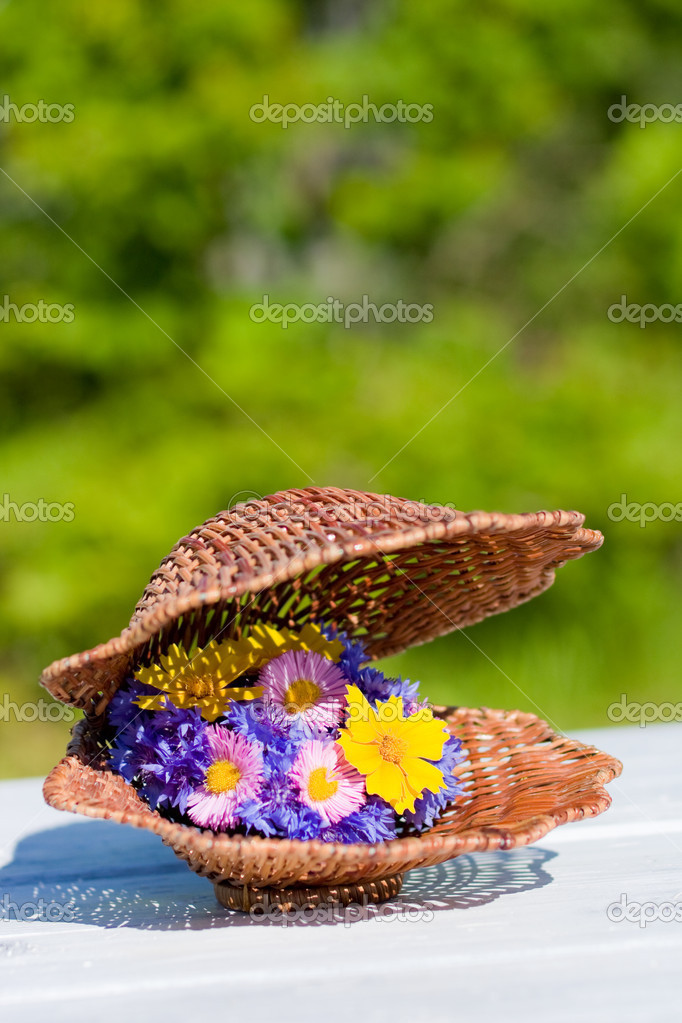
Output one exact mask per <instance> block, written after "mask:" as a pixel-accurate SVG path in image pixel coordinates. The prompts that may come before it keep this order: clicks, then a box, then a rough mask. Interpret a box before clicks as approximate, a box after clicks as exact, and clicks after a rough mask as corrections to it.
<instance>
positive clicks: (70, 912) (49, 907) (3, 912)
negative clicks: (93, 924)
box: [0, 892, 76, 923]
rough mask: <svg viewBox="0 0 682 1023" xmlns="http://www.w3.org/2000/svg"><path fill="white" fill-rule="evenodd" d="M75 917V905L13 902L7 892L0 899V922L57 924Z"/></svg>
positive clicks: (39, 900) (43, 900)
mask: <svg viewBox="0 0 682 1023" xmlns="http://www.w3.org/2000/svg"><path fill="white" fill-rule="evenodd" d="M75 916H76V903H75V902H74V901H73V900H71V901H70V902H46V901H45V899H38V901H37V902H15V901H14V900H13V899H11V898H10V896H9V894H8V893H7V892H5V893H3V896H2V898H0V921H2V920H19V921H27V920H43V921H46V922H47V923H58V922H59V921H61V920H66V921H67V922H70V921H71V920H73V919H74V918H75Z"/></svg>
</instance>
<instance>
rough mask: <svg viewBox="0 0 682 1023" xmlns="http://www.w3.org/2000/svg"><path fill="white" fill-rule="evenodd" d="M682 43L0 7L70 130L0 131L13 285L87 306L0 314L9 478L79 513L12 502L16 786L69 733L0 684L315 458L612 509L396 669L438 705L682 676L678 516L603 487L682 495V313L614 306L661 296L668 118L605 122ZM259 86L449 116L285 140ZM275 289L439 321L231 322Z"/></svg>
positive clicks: (668, 89)
mask: <svg viewBox="0 0 682 1023" xmlns="http://www.w3.org/2000/svg"><path fill="white" fill-rule="evenodd" d="M679 29H680V16H679V9H678V5H677V3H675V2H674V0H644V2H642V0H638V2H634V0H631V2H625V3H622V2H621V3H615V2H612V0H606V2H604V3H602V4H600V5H597V6H595V5H594V4H593V3H587V2H586V0H571V3H568V2H566V0H555V2H554V3H552V4H551V5H548V7H547V8H546V9H542V8H541V7H539V6H538V5H537V4H535V3H531V2H530V0H489V2H486V3H482V4H476V5H472V4H470V3H465V2H463V0H430V2H429V3H428V4H424V5H419V4H414V3H409V2H407V0H395V2H392V3H387V2H376V3H360V2H357V3H352V4H343V3H331V2H328V3H312V2H307V3H304V2H293V0H289V2H284V0H251V3H249V4H246V5H241V6H237V5H232V4H226V3H224V2H223V0H205V2H204V3H202V4H195V3H190V2H186V0H169V2H168V3H166V4H163V5H160V4H157V3H152V2H151V0H148V2H139V0H137V2H133V0H117V2H116V3H115V4H96V3H92V2H90V0H63V2H62V3H60V4H59V5H50V6H47V7H46V5H44V4H41V3H38V2H37V0H22V2H21V3H17V2H9V3H5V4H3V6H2V8H1V9H0V67H1V68H2V89H1V90H0V91H2V93H3V94H4V95H7V96H9V98H10V99H11V100H12V101H13V102H16V103H17V104H19V105H20V106H21V105H22V104H24V103H32V102H37V101H38V100H39V99H41V98H42V99H44V100H45V101H46V102H56V103H72V104H73V105H74V119H73V121H72V122H71V123H63V122H61V123H55V124H45V123H40V122H35V123H17V122H16V119H15V120H12V119H9V120H7V119H5V120H4V121H3V123H0V167H2V168H3V173H2V174H0V216H1V224H0V252H1V259H2V281H3V286H2V293H3V295H5V294H6V295H8V296H9V298H10V299H11V301H13V302H16V303H18V304H19V305H22V304H23V303H26V302H38V301H39V300H40V299H43V300H44V301H45V302H60V303H72V304H73V306H74V311H75V317H74V321H73V323H70V324H67V323H59V324H49V323H47V324H46V323H17V322H16V321H15V320H14V319H12V318H11V317H10V318H9V319H8V318H7V317H6V318H5V320H4V321H3V322H2V323H0V342H1V343H0V421H1V422H2V447H1V452H0V457H1V480H2V487H1V488H0V489H1V490H2V493H7V494H8V495H9V496H10V498H11V499H12V500H13V501H16V502H17V503H18V504H19V505H21V504H23V503H24V502H35V501H38V500H39V499H40V498H44V499H45V500H49V501H59V502H72V503H73V505H74V519H73V521H72V522H65V521H63V522H55V523H47V524H46V523H40V522H36V523H27V522H22V523H18V522H16V521H13V520H12V519H11V518H10V519H9V520H6V521H3V522H2V523H0V572H1V576H0V646H1V653H0V683H1V687H0V688H1V691H2V693H3V696H4V699H5V704H4V708H3V711H2V713H3V717H4V721H3V724H2V748H1V752H0V772H2V773H3V774H4V775H5V776H20V775H24V774H40V773H41V772H44V771H46V770H47V769H48V768H49V767H50V766H51V765H52V763H54V761H55V759H56V758H57V757H58V756H60V755H61V753H62V751H63V748H64V745H65V740H66V735H67V731H68V725H67V724H66V723H64V722H61V723H56V724H55V723H47V722H35V723H26V722H22V723H21V724H19V723H18V722H17V721H16V720H15V719H14V718H13V716H12V713H11V712H10V711H8V710H7V700H8V699H12V700H14V701H17V702H19V703H21V702H23V701H30V700H36V699H38V698H39V697H40V695H41V691H40V690H39V689H38V686H37V677H38V675H39V672H40V670H41V668H42V667H44V665H45V664H47V663H48V662H50V661H51V660H53V659H54V658H56V657H61V656H64V655H66V654H68V653H73V652H75V651H77V650H80V649H84V648H85V647H88V646H91V645H93V644H94V643H96V642H99V641H101V640H104V639H107V638H109V637H110V636H111V635H114V634H115V633H117V632H118V631H120V629H121V628H122V627H123V626H124V625H125V624H126V623H127V621H128V618H129V616H130V613H131V611H132V608H133V606H134V604H135V602H136V600H137V599H138V597H139V595H140V593H141V591H142V589H143V587H144V585H145V583H146V581H147V579H148V577H149V576H150V574H151V572H152V571H153V569H154V568H155V567H156V565H157V564H158V562H159V561H160V559H161V558H162V557H163V555H165V554H166V553H167V551H168V550H169V549H170V547H171V546H172V545H173V543H174V542H175V541H176V540H177V538H178V537H179V536H182V535H184V534H185V533H186V532H187V531H188V530H189V529H190V528H191V527H193V526H194V525H196V524H197V523H199V522H201V521H203V520H204V519H205V518H207V517H209V516H210V515H212V514H213V513H215V512H216V511H217V510H218V509H220V508H224V507H226V506H227V505H229V504H230V503H231V502H232V500H233V499H234V497H235V495H237V494H240V493H247V494H249V493H258V494H267V493H272V492H273V491H275V490H277V489H281V488H286V487H291V486H305V485H306V484H308V483H309V482H310V480H311V479H312V480H314V481H315V482H316V483H318V484H334V485H339V486H348V487H356V488H358V489H371V490H375V491H378V492H381V493H396V494H400V495H403V496H408V497H412V498H421V499H425V500H428V501H443V502H446V501H448V502H450V501H451V502H454V503H455V504H456V505H457V507H459V508H462V509H465V510H470V509H473V508H486V509H491V510H492V509H498V510H502V511H524V510H536V509H538V508H553V507H568V508H572V507H575V508H578V509H580V510H581V511H584V512H585V513H586V515H587V521H588V525H590V526H592V527H596V528H600V529H603V531H604V532H605V534H606V544H605V546H604V548H603V549H602V551H600V552H599V553H598V554H596V555H592V556H590V557H589V558H586V559H584V560H582V561H580V562H578V563H575V564H570V565H568V566H566V567H565V568H564V569H562V570H561V572H560V573H559V577H558V580H557V583H556V585H555V587H554V588H553V589H552V590H551V591H550V592H549V593H548V594H546V595H545V596H543V597H542V598H541V599H540V600H538V601H535V602H533V603H532V604H530V605H527V606H524V607H522V608H519V609H517V610H516V611H514V612H512V613H510V614H509V615H506V616H502V617H500V618H493V619H491V620H489V621H488V622H486V623H484V624H482V625H480V626H476V628H475V629H473V630H469V637H470V639H469V638H467V636H463V635H455V636H452V637H449V638H447V639H441V640H438V641H436V642H435V643H433V644H431V645H429V646H427V647H423V648H419V649H417V650H414V651H412V652H409V653H407V654H405V655H403V656H402V657H400V658H395V659H393V660H392V661H391V662H390V664H391V666H392V667H394V668H395V669H396V670H400V671H402V672H404V673H408V674H410V675H411V676H412V677H419V678H421V680H422V684H423V691H424V692H425V693H426V694H427V695H429V696H430V697H431V698H432V699H434V700H440V701H444V702H450V703H472V704H481V703H483V704H487V705H489V706H505V707H515V706H518V707H521V708H523V709H529V710H535V711H536V712H537V708H538V707H539V708H540V709H541V712H542V713H543V715H545V716H547V717H549V718H550V719H552V720H553V721H554V722H555V723H557V724H558V725H559V726H560V727H561V728H564V729H570V728H575V727H577V726H586V725H604V724H608V718H607V713H606V712H607V708H608V706H609V704H610V703H611V702H612V701H614V700H617V699H619V697H620V694H621V693H623V692H625V693H627V694H628V696H629V698H630V699H632V700H639V701H642V702H643V701H646V700H650V699H652V700H672V699H676V698H677V697H678V696H679V653H678V649H679V648H678V633H679V617H678V608H679V597H680V580H681V576H682V543H681V541H680V529H679V524H676V523H674V522H672V523H665V522H662V521H660V520H659V521H655V522H652V523H651V524H649V525H647V526H646V528H640V526H639V524H638V523H633V522H628V521H622V522H612V521H610V519H609V516H608V508H609V507H610V505H611V504H613V503H614V502H617V501H619V500H620V497H621V495H622V494H626V495H627V497H628V499H629V500H630V501H637V502H640V503H644V502H649V501H651V502H673V503H675V502H676V501H678V500H680V499H682V493H681V492H680V489H679V486H680V485H679V480H680V475H681V474H680V468H681V465H680V463H681V460H682V459H681V450H682V449H681V446H680V400H679V383H680V368H681V367H680V363H681V361H682V354H681V345H680V325H679V324H675V323H673V324H669V325H665V324H662V323H660V322H657V323H654V324H651V325H649V326H648V327H646V329H642V328H640V326H639V325H638V324H636V323H627V322H625V323H620V324H616V323H613V322H611V321H610V319H609V318H608V316H607V310H608V308H609V307H610V306H611V305H612V304H613V303H614V302H617V301H619V300H620V297H621V295H623V294H626V295H627V297H628V301H631V302H639V303H647V302H651V303H657V304H659V303H672V304H676V303H678V302H682V284H681V283H680V282H681V279H682V273H681V271H682V233H681V231H680V218H679V208H680V198H681V196H682V175H681V176H680V177H678V178H675V179H674V180H672V181H671V180H670V179H671V178H673V176H674V175H675V174H676V173H677V172H679V169H680V167H681V166H682V163H681V160H680V156H681V154H682V147H681V145H680V138H681V133H682V126H680V125H679V124H677V123H662V122H660V121H658V122H655V123H651V124H649V125H647V126H646V127H645V128H641V127H640V125H639V124H638V123H631V122H629V121H623V122H621V123H614V122H613V121H612V120H610V119H609V117H608V116H607V111H608V110H609V107H610V106H611V105H612V104H614V103H616V102H618V101H620V99H621V97H622V96H623V95H626V96H627V98H628V101H629V102H639V103H645V102H652V103H670V102H672V103H676V102H677V101H678V100H679V99H680V97H681V96H682V87H681V86H682V65H680V62H679V53H678V46H677V42H676V36H677V34H678V33H679ZM266 94H267V95H268V96H270V98H271V100H272V101H273V102H293V103H311V102H312V103H320V102H324V101H325V100H326V99H327V97H330V96H331V97H333V98H336V99H339V100H341V101H342V102H344V103H350V102H356V101H358V100H359V99H361V97H362V96H363V94H367V95H368V97H369V98H370V100H372V101H373V102H375V103H377V104H383V103H396V102H397V101H398V100H399V99H403V100H404V101H405V102H410V103H423V104H426V103H430V104H432V105H433V111H434V116H433V120H432V121H431V122H430V123H424V122H421V123H416V124H411V125H410V124H401V123H392V124H376V123H371V122H370V123H366V124H357V125H354V126H352V127H351V128H345V127H343V125H340V124H295V125H292V126H290V127H289V128H287V129H286V130H284V129H282V127H281V126H280V125H278V124H275V123H270V122H265V123H261V124H258V123H255V122H254V121H253V120H252V119H251V118H250V116H249V111H250V108H251V107H252V106H253V104H255V103H259V102H262V100H263V96H264V95H266ZM6 175H9V177H7V176H6ZM10 179H12V180H10ZM13 182H14V183H13ZM657 193H660V194H657ZM632 218H634V219H632ZM266 293H267V294H269V295H270V296H271V298H272V300H273V301H280V302H321V301H324V300H325V299H326V298H327V296H334V297H336V298H339V299H341V300H342V301H355V300H357V299H359V298H360V297H361V296H362V295H363V294H367V295H368V296H369V297H370V299H371V300H373V301H375V302H377V303H381V302H396V301H397V300H398V299H403V300H404V301H406V302H417V303H426V302H429V303H432V304H433V308H434V319H433V322H432V323H430V324H425V323H422V324H416V325H409V324H392V325H388V324H380V325H377V324H358V325H356V326H354V327H353V328H351V329H345V328H344V327H343V326H342V325H337V324H331V325H330V324H314V325H308V324H300V323H299V324H294V325H292V326H291V327H290V328H289V329H288V330H286V331H284V330H282V328H281V327H279V326H278V325H276V324H256V323H254V322H253V321H252V320H251V319H250V316H249V310H250V308H251V306H252V305H253V303H255V302H259V301H261V300H262V297H263V295H264V294H266ZM549 300H551V301H549ZM548 302H549V304H547V303H548ZM512 338H513V340H511V342H510V339H512ZM507 342H510V343H509V344H507ZM503 346H504V347H503ZM486 364H487V365H486ZM484 366H485V367H486V368H485V369H483V368H482V367H484ZM198 367H200V369H199V368H198ZM202 371H203V372H202ZM455 395H456V397H454V398H453V396H455ZM242 410H243V411H242ZM439 410H441V411H440V412H439ZM434 416H435V418H433V419H432V417H434ZM429 420H431V421H430V422H428V425H425V424H427V421H429ZM254 422H255V423H256V424H258V425H257V426H256V425H254ZM266 434H267V435H268V436H266ZM269 437H270V438H273V440H274V441H275V442H276V443H274V442H273V441H271V440H270V439H269ZM399 449H402V450H400V454H399V455H397V457H395V458H393V456H394V455H395V454H396V452H398V450H399ZM391 459H392V460H391ZM382 467H383V468H382ZM377 474H378V475H377ZM370 481H371V482H370ZM470 640H473V643H472V642H470ZM474 644H475V645H474ZM482 651H483V652H482ZM4 694H7V695H4ZM43 695H44V694H43Z"/></svg>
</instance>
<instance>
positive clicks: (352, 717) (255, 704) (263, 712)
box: [0, 683, 433, 729]
mask: <svg viewBox="0 0 682 1023" xmlns="http://www.w3.org/2000/svg"><path fill="white" fill-rule="evenodd" d="M293 685H294V686H295V685H296V683H294V684H293ZM305 685H306V686H307V683H306V684H305ZM292 688H293V687H292ZM262 691H263V690H262V688H261V687H256V688H255V692H253V694H252V695H254V696H258V695H259V694H262ZM289 691H290V690H289ZM306 692H307V690H306V688H305V687H302V689H301V698H300V699H295V700H292V701H291V702H288V703H276V702H275V701H274V700H272V699H269V698H263V699H262V700H261V699H257V700H245V701H244V702H242V703H241V707H240V713H241V714H242V715H243V716H244V718H249V719H250V720H251V721H252V722H253V723H254V724H256V725H259V724H263V723H266V724H270V723H272V721H273V718H274V719H275V720H277V719H280V720H281V721H286V720H287V716H288V715H294V714H306V715H307V722H308V723H309V724H311V725H315V724H317V725H319V727H320V728H322V729H324V727H325V724H326V720H327V718H326V716H325V711H324V709H323V708H321V707H320V706H319V704H316V703H315V702H314V701H312V700H311V701H308V700H306ZM370 712H371V713H372V715H373V716H375V717H376V718H377V719H378V720H379V721H381V722H382V723H384V724H386V723H389V722H392V721H402V720H403V707H402V704H401V703H400V701H398V703H388V702H386V703H382V704H381V706H380V707H377V708H376V709H375V708H374V707H371V708H370ZM0 720H2V719H1V718H0ZM367 720H368V712H367V707H366V706H365V705H364V704H361V703H356V702H354V701H353V702H349V706H348V709H347V718H346V722H347V724H353V723H356V722H358V721H367ZM410 721H433V711H432V710H431V708H430V707H417V709H416V710H415V711H414V712H413V713H412V714H410Z"/></svg>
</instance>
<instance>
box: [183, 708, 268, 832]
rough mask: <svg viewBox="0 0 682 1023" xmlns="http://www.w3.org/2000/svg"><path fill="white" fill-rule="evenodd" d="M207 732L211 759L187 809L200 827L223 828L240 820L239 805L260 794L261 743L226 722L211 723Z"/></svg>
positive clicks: (261, 771) (221, 829)
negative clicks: (221, 723) (230, 727)
mask: <svg viewBox="0 0 682 1023" xmlns="http://www.w3.org/2000/svg"><path fill="white" fill-rule="evenodd" d="M206 736H207V739H208V745H209V750H210V763H209V765H208V767H207V769H206V776H205V778H204V781H203V784H202V786H201V788H199V789H197V791H196V792H193V793H192V795H191V796H190V797H189V799H188V801H187V813H188V814H189V816H190V818H191V819H192V820H193V821H194V823H195V824H198V825H200V827H204V828H211V829H212V830H213V831H224V830H225V828H233V827H235V825H237V824H238V823H239V809H240V806H242V805H243V803H244V802H245V801H246V800H248V799H254V798H255V796H256V795H257V794H258V791H259V789H260V787H261V782H262V778H263V755H262V752H261V749H260V745H258V744H256V743H254V742H250V741H249V740H248V739H246V738H245V737H244V736H243V735H239V734H238V733H237V732H231V731H229V729H227V728H225V727H224V726H223V725H209V726H208V728H207V729H206Z"/></svg>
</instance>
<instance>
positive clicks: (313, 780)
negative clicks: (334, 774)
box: [308, 767, 339, 803]
mask: <svg viewBox="0 0 682 1023" xmlns="http://www.w3.org/2000/svg"><path fill="white" fill-rule="evenodd" d="M338 787H339V783H338V781H330V780H329V778H328V777H327V768H326V767H316V768H315V770H314V771H311V772H310V777H309V778H308V795H309V796H310V798H311V799H312V800H313V802H314V803H324V802H325V801H326V800H327V799H331V797H332V796H333V795H334V793H335V792H336V790H337V789H338Z"/></svg>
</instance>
